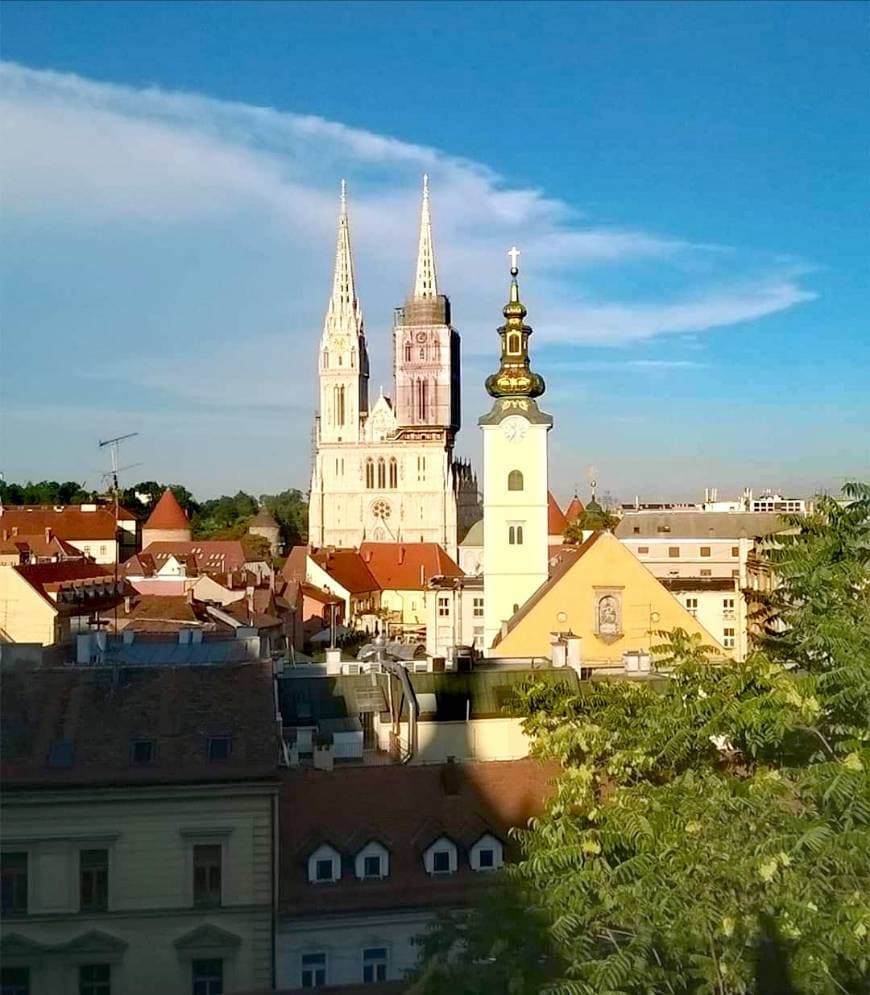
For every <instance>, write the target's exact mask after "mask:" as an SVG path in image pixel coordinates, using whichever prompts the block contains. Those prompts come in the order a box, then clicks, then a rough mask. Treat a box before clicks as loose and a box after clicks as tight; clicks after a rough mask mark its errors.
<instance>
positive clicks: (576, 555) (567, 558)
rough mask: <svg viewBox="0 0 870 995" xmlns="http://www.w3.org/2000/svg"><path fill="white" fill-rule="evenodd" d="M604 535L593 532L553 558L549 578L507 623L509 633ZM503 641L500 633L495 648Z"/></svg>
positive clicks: (494, 643) (495, 641) (565, 547)
mask: <svg viewBox="0 0 870 995" xmlns="http://www.w3.org/2000/svg"><path fill="white" fill-rule="evenodd" d="M604 534H605V533H603V532H593V533H592V535H591V536H589V538H588V539H587V540H586V542H583V543H581V544H580V545H579V546H569V545H566V546H564V548H563V549H562V550H561V551H560V552H559V553H558V555H557V556H555V557H553V559H552V560H551V564H550V576H549V578H548V579H547V580H546V581H545V582H544V583H543V584H541V586H540V587H539V588H538V589H537V591H535V593H534V594H533V595H532V596H531V597H530V598H529V599H528V601H526V602H525V604H523V605H522V606H521V607H520V610H519V611H518V612H516V614H515V615H514V616H513V618H511V619H510V621H509V622H508V623H507V631H508V632H510V631H511V630H512V629H515V628H516V627H517V625H518V624H519V623H520V622H521V621H522V620H523V619H524V618H525V617H526V615H528V614H529V612H531V610H532V609H533V608H534V607H535V605H537V604H538V602H539V601H541V599H542V598H544V597H545V596H546V595H547V594H549V592H550V591H551V590H552V589H553V588H554V587H555V586H556V584H558V583H559V581H560V580H561V579H562V578H563V577H564V576H565V574H566V573H568V571H569V570H570V569H571V567H573V566H574V564H575V563H576V562H577V561H578V560H579V559H580V558H581V557H582V556H583V555H584V554H586V553H588V552H589V550H590V549H592V547H593V546H594V545H595V543H596V542H597V541H598V540H599V539H600V538H601V537H602V536H603V535H604ZM501 640H502V634H501V633H499V634H498V635H497V636H496V637H495V640H494V641H493V646H498V644H499V643H500V642H501Z"/></svg>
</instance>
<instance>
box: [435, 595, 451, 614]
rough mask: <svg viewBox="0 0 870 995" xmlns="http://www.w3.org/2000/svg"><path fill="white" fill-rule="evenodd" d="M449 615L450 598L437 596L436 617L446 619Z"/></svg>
mask: <svg viewBox="0 0 870 995" xmlns="http://www.w3.org/2000/svg"><path fill="white" fill-rule="evenodd" d="M449 614H450V598H449V597H447V596H446V595H444V594H439V595H438V617H439V618H447V616H448V615H449Z"/></svg>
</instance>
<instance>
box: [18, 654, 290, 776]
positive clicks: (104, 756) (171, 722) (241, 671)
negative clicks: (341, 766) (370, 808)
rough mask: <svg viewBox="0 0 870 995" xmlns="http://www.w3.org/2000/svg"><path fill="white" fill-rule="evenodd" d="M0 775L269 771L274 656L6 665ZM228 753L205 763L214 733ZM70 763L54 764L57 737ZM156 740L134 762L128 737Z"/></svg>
mask: <svg viewBox="0 0 870 995" xmlns="http://www.w3.org/2000/svg"><path fill="white" fill-rule="evenodd" d="M0 718H2V753H3V762H2V780H3V785H4V790H6V791H7V792H8V791H10V790H13V789H15V788H37V787H49V786H56V787H73V786H84V785H92V786H112V785H128V784H129V785H133V784H163V783H195V782H213V781H235V780H242V779H260V778H269V777H273V776H274V775H275V774H276V773H277V764H278V745H277V738H276V734H275V713H274V699H273V691H272V667H271V663H269V662H263V663H246V664H241V665H226V666H220V667H217V666H215V667H208V666H202V667H191V666H188V667H170V666H156V667H155V666H151V667H123V666H122V667H87V668H84V667H51V668H38V669H37V668H33V667H27V666H18V667H10V668H8V669H4V671H3V698H2V702H0ZM227 733H229V734H230V736H231V737H232V753H231V756H230V759H229V760H228V761H226V762H223V763H209V761H208V737H209V736H217V735H226V734H227ZM61 735H62V737H63V739H64V740H67V741H69V743H71V745H72V757H73V759H72V763H71V764H70V765H69V766H66V767H50V766H48V763H47V758H48V756H49V752H50V750H51V747H52V744H53V743H54V742H55V741H56V740H57V739H58V737H59V736H61ZM134 738H135V739H151V740H153V741H154V744H155V746H154V760H153V763H151V764H143V765H135V766H134V765H131V763H130V742H131V740H132V739H134Z"/></svg>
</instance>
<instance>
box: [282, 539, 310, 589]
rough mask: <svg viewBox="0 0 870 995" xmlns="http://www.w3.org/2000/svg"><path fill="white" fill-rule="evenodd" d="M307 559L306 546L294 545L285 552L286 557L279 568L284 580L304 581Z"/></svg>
mask: <svg viewBox="0 0 870 995" xmlns="http://www.w3.org/2000/svg"><path fill="white" fill-rule="evenodd" d="M307 559H308V547H307V546H294V547H293V548H292V549H291V550H290V552H289V553H288V554H287V559H286V560H285V561H284V566H283V567H282V568H281V575H282V576H283V577H284V579H285V580H295V581H300V582H301V581H304V580H305V569H306V561H307Z"/></svg>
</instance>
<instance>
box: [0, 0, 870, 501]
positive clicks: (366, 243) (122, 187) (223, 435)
mask: <svg viewBox="0 0 870 995" xmlns="http://www.w3.org/2000/svg"><path fill="white" fill-rule="evenodd" d="M868 43H870V7H868V6H867V5H865V4H859V3H836V2H834V3H831V2H828V3H821V4H815V3H811V2H804V3H792V4H786V3H777V4H765V3H730V4H722V3H713V4H704V3H693V4H682V3H673V4H658V3H643V4H640V3H635V4H621V3H605V4H596V3H586V4H581V3H558V2H549V3H547V4H525V3H510V2H505V3H472V2H463V3H452V2H441V3H434V2H433V3H426V4H415V3H404V4H400V3H384V4H381V3H364V2H359V3H350V4H333V3H317V4H308V3H299V4H296V3H278V2H272V3H263V4H261V3H256V2H246V3H229V2H227V3H219V4H218V3H214V4H211V3H192V2H191V3H159V2H152V3H145V4H137V3H134V2H123V3H113V2H100V3H94V4H91V3H87V2H74V3H51V2H42V3H30V2H25V3H18V2H15V0H6V2H5V3H3V4H2V7H0V55H2V60H3V61H2V66H0V101H2V107H0V122H2V134H0V140H2V151H0V168H2V196H3V216H2V224H3V239H2V243H3V244H2V250H0V251H2V253H3V254H2V258H0V279H2V288H0V290H2V297H0V310H2V343H0V350H2V351H0V391H2V393H0V471H2V472H3V474H4V475H5V478H6V480H8V481H12V480H19V481H23V480H26V479H34V480H36V479H43V478H49V479H74V480H81V481H84V482H86V483H87V484H88V486H92V487H96V486H99V483H100V474H101V473H102V472H103V471H104V470H105V469H106V467H107V458H106V453H105V451H101V450H99V449H98V446H97V442H98V440H100V439H105V438H108V437H111V436H116V435H121V434H123V433H126V432H138V433H139V435H138V436H137V437H136V438H134V439H132V440H130V441H129V442H127V443H125V444H124V448H123V451H122V463H123V464H135V465H134V466H132V467H131V469H129V470H127V471H125V474H124V476H125V477H126V479H127V482H128V483H133V482H135V481H137V480H140V479H157V480H161V481H178V482H181V483H184V484H186V485H187V486H188V487H189V488H190V489H191V490H193V491H194V493H195V494H196V495H197V496H199V497H200V498H205V497H210V496H214V495H217V494H220V493H227V492H228V493H234V492H235V491H236V490H238V489H244V490H247V491H249V492H252V493H255V494H259V493H264V492H266V493H269V492H274V491H276V490H280V489H283V488H285V487H299V488H301V489H303V490H304V489H305V488H306V487H307V481H308V475H309V472H310V465H311V430H312V423H313V412H314V406H315V388H316V354H317V343H318V340H319V337H320V333H321V330H322V323H323V315H324V312H325V308H326V304H327V300H328V296H329V291H330V287H331V270H332V265H333V257H334V251H335V225H336V214H337V209H338V189H339V182H340V180H341V178H343V177H346V179H347V182H348V190H349V205H350V206H349V209H350V224H351V236H352V243H353V250H354V256H355V264H356V271H357V289H358V293H359V297H360V300H361V303H362V308H363V313H364V316H365V322H366V332H367V336H368V342H369V349H370V354H371V358H372V394H373V397H376V396H377V391H378V388H379V386H380V385H383V387H384V390H385V393H387V394H389V393H390V376H391V373H390V356H389V350H390V341H391V324H392V311H393V308H394V307H397V306H399V305H401V303H402V301H403V299H404V297H405V296H406V294H407V293H408V291H409V289H410V286H411V283H412V279H413V269H414V262H415V256H416V241H417V224H418V219H419V198H420V183H421V176H422V174H423V173H424V172H427V173H428V174H429V176H430V187H431V195H432V213H433V227H434V235H435V250H436V260H437V267H438V277H439V283H440V287H441V289H442V290H443V292H446V293H447V294H448V295H449V296H450V298H451V302H452V305H453V318H454V323H455V325H456V326H457V328H458V330H459V332H460V335H461V336H462V350H463V420H464V425H463V429H462V431H461V433H460V436H459V442H458V450H459V453H460V454H461V455H463V456H468V457H470V458H471V459H472V460H473V461H474V462H475V464H476V465H477V466H478V467H479V466H480V432H479V430H478V428H477V427H476V422H477V418H478V416H479V415H480V414H482V413H484V412H485V411H486V410H487V409H488V407H489V403H490V402H489V399H488V398H487V396H486V394H485V392H484V390H483V386H482V385H483V380H484V379H485V377H486V376H487V374H488V373H490V372H492V371H493V370H494V369H495V368H496V367H497V356H498V339H497V336H496V334H495V329H496V328H497V326H498V325H499V324H500V322H501V307H502V306H503V304H504V302H505V299H506V295H507V282H508V273H507V267H508V265H509V263H508V260H507V257H506V254H505V253H506V251H507V249H508V248H510V246H511V245H513V244H516V245H517V246H519V248H520V249H521V252H522V254H521V257H520V268H521V274H520V285H521V291H522V296H523V299H524V302H525V304H526V306H527V307H528V309H529V316H528V318H527V321H528V322H529V323H530V324H531V325H532V326H533V328H534V329H535V332H534V334H533V336H532V338H531V351H532V359H533V366H534V367H535V368H536V369H538V370H539V371H540V372H541V373H542V374H543V375H544V377H545V378H546V380H547V385H548V386H547V392H546V394H545V395H544V397H543V398H542V399H541V405H542V407H543V408H544V409H545V410H548V411H550V412H551V413H552V414H553V416H554V418H555V427H554V429H553V431H552V432H551V434H550V476H551V483H552V487H553V490H554V491H555V493H556V495H557V496H558V497H559V498H560V499H562V500H563V501H566V500H567V499H568V498H569V497H570V496H571V493H572V492H573V490H574V488H575V487H579V489H580V492H581V494H584V493H588V488H589V480H590V478H591V477H593V476H594V477H595V478H597V480H598V482H599V484H598V486H599V492H601V491H607V492H610V493H611V494H612V495H614V496H616V497H618V498H620V499H622V500H632V499H633V498H634V496H635V495H639V496H640V497H641V498H647V499H660V498H664V497H672V498H680V499H685V498H695V499H697V498H698V497H699V496H700V494H701V492H702V491H703V488H704V487H707V486H715V487H718V488H719V493H720V495H721V496H724V495H726V494H728V495H730V494H736V493H737V492H738V491H739V490H741V489H742V488H743V487H744V486H752V487H755V488H756V489H760V488H762V487H772V488H776V489H779V490H783V491H787V492H789V493H795V494H808V493H813V492H815V491H817V490H819V489H829V490H830V489H836V488H838V487H839V485H840V484H841V482H842V481H843V480H844V479H855V478H863V479H865V480H866V479H868V478H870V447H868V438H870V431H868V428H870V391H868V390H867V383H866V382H867V380H868V379H870V378H868V368H870V346H868V331H870V329H868V302H870V279H868V277H870V274H868V259H870V251H868V250H870V244H868V243H870V238H868V224H867V219H868V206H870V171H868V156H867V150H868V138H870V127H868V124H870V44H868Z"/></svg>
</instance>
